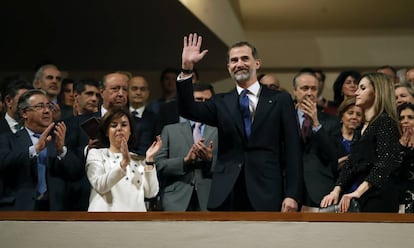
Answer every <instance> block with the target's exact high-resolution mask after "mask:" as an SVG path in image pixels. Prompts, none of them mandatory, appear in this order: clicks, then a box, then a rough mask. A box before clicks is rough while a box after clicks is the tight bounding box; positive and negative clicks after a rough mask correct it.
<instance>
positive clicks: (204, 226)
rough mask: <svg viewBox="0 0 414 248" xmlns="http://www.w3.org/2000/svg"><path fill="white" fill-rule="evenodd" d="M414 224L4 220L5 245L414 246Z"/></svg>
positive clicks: (126, 247) (99, 247) (62, 247)
mask: <svg viewBox="0 0 414 248" xmlns="http://www.w3.org/2000/svg"><path fill="white" fill-rule="evenodd" d="M412 230H414V224H413V223H409V224H403V223H335V222H326V223H318V222H273V221H99V222H96V221H51V222H49V221H2V222H0V239H1V247H3V248H16V247H32V248H37V247H39V248H40V247H59V248H66V247H67V248H81V247H87V248H95V247H96V248H103V247H110V248H116V247H122V248H129V247H133V248H137V247H151V248H156V247H168V248H176V247H177V248H186V247H191V248H204V247H205V248H216V247H235V248H244V247H249V248H251V247H261V248H266V247H269V248H274V247H286V248H293V247H317V248H324V247H336V248H341V247H344V248H349V247H364V248H371V247H373V248H374V247H375V248H382V247H384V248H389V247H395V246H398V247H411V246H412V243H413V242H414V236H413V235H412Z"/></svg>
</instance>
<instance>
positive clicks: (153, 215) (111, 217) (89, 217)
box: [0, 211, 414, 223]
mask: <svg viewBox="0 0 414 248" xmlns="http://www.w3.org/2000/svg"><path fill="white" fill-rule="evenodd" d="M33 220H34V221H276V222H389V223H414V214H385V213H345V214H338V213H277V212H146V213H141V212H138V213H135V212H128V213H87V212H24V211H16V212H15V211H10V212H0V221H33Z"/></svg>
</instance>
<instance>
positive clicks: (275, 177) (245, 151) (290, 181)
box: [177, 78, 303, 211]
mask: <svg viewBox="0 0 414 248" xmlns="http://www.w3.org/2000/svg"><path fill="white" fill-rule="evenodd" d="M238 98H239V96H238V94H237V91H236V89H234V90H232V91H230V92H229V93H223V94H217V95H215V96H214V97H213V98H211V99H210V100H209V101H206V102H195V101H194V97H193V87H192V82H191V78H189V79H187V80H185V81H183V82H177V101H178V107H179V112H180V115H181V116H183V117H185V118H188V119H192V120H196V121H199V122H202V123H206V124H208V125H211V126H216V127H217V128H218V137H219V147H218V157H217V164H216V166H215V169H214V172H213V181H212V185H211V192H210V198H209V203H208V208H210V209H215V208H217V207H219V206H220V205H221V204H222V203H223V202H224V201H225V200H226V198H227V197H228V196H229V194H230V193H231V191H232V190H233V186H234V184H235V182H236V180H237V178H238V176H239V173H240V171H241V169H242V166H244V172H245V181H246V190H247V195H248V197H249V199H250V202H251V204H252V207H253V208H254V209H255V210H257V211H280V209H281V203H282V201H283V199H284V197H292V198H294V199H296V200H300V198H301V188H302V185H301V184H302V170H303V169H302V152H301V144H300V136H299V131H298V130H299V127H298V122H297V117H296V112H295V109H294V106H293V102H292V99H291V97H290V95H289V94H288V93H284V92H279V91H274V90H271V89H268V88H267V87H263V86H262V87H261V93H260V96H259V102H258V104H257V108H256V113H255V119H254V121H253V124H252V127H251V136H250V139H249V140H246V138H245V136H244V127H243V120H242V116H241V113H240V110H239V102H238ZM284 157H285V158H284ZM282 161H285V163H282ZM283 170H285V171H286V187H285V188H284V187H283Z"/></svg>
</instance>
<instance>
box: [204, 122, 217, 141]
mask: <svg viewBox="0 0 414 248" xmlns="http://www.w3.org/2000/svg"><path fill="white" fill-rule="evenodd" d="M214 130H215V129H214V127H212V126H208V125H205V128H204V133H203V138H204V139H205V140H206V141H210V140H213V134H214ZM206 145H208V143H206Z"/></svg>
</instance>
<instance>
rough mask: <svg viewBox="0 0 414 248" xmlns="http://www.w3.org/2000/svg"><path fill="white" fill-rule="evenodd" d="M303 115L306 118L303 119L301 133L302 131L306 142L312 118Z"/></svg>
mask: <svg viewBox="0 0 414 248" xmlns="http://www.w3.org/2000/svg"><path fill="white" fill-rule="evenodd" d="M303 117H304V119H303V123H302V129H301V133H302V139H303V142H305V143H306V139H307V137H308V135H309V130H310V128H311V120H310V119H309V117H308V116H307V115H305V114H304V115H303Z"/></svg>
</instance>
